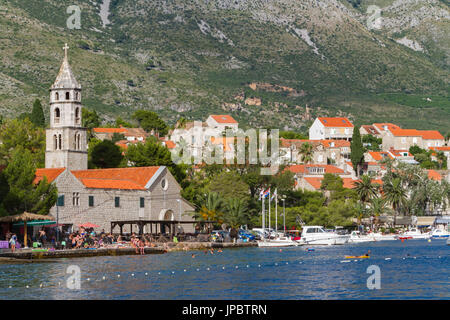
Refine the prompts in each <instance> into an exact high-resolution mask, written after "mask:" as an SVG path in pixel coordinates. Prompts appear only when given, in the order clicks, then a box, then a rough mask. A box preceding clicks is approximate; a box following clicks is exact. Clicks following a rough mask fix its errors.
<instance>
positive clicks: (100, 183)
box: [71, 166, 160, 190]
mask: <svg viewBox="0 0 450 320" xmlns="http://www.w3.org/2000/svg"><path fill="white" fill-rule="evenodd" d="M159 168H160V167H158V166H155V167H137V168H114V169H89V170H75V171H71V172H72V174H73V175H74V176H75V177H76V178H77V179H78V180H80V181H81V182H82V183H83V185H84V186H85V187H87V188H101V189H135V190H144V189H145V185H146V184H147V182H148V181H149V180H150V179H151V178H152V177H153V175H154V174H155V173H156V171H158V169H159Z"/></svg>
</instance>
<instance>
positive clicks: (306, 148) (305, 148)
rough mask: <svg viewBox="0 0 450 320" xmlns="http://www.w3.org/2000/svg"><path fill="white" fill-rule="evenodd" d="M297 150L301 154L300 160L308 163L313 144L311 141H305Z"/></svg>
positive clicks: (312, 151) (311, 154)
mask: <svg viewBox="0 0 450 320" xmlns="http://www.w3.org/2000/svg"><path fill="white" fill-rule="evenodd" d="M299 152H300V154H301V156H302V158H301V160H302V162H303V163H310V162H311V161H312V160H313V156H314V146H313V145H312V144H311V143H308V142H305V143H304V144H302V145H301V147H300V150H299Z"/></svg>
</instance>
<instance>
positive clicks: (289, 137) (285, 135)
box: [280, 131, 308, 140]
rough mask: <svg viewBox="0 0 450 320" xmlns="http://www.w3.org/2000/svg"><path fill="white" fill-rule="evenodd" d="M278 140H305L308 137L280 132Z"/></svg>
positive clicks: (291, 132) (295, 133)
mask: <svg viewBox="0 0 450 320" xmlns="http://www.w3.org/2000/svg"><path fill="white" fill-rule="evenodd" d="M280 138H284V139H299V140H307V139H308V136H306V135H304V134H301V133H298V132H294V131H280Z"/></svg>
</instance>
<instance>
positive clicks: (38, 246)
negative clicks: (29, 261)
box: [33, 242, 41, 248]
mask: <svg viewBox="0 0 450 320" xmlns="http://www.w3.org/2000/svg"><path fill="white" fill-rule="evenodd" d="M40 247H41V243H40V242H33V248H40Z"/></svg>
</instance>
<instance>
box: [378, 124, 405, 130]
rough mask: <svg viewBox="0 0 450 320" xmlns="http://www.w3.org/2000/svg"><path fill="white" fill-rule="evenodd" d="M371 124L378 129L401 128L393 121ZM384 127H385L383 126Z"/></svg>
mask: <svg viewBox="0 0 450 320" xmlns="http://www.w3.org/2000/svg"><path fill="white" fill-rule="evenodd" d="M373 126H374V127H375V128H376V129H378V131H386V130H389V131H391V130H399V129H401V128H400V127H399V126H398V125H396V124H393V123H374V124H373ZM384 127H386V129H385V128H384Z"/></svg>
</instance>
